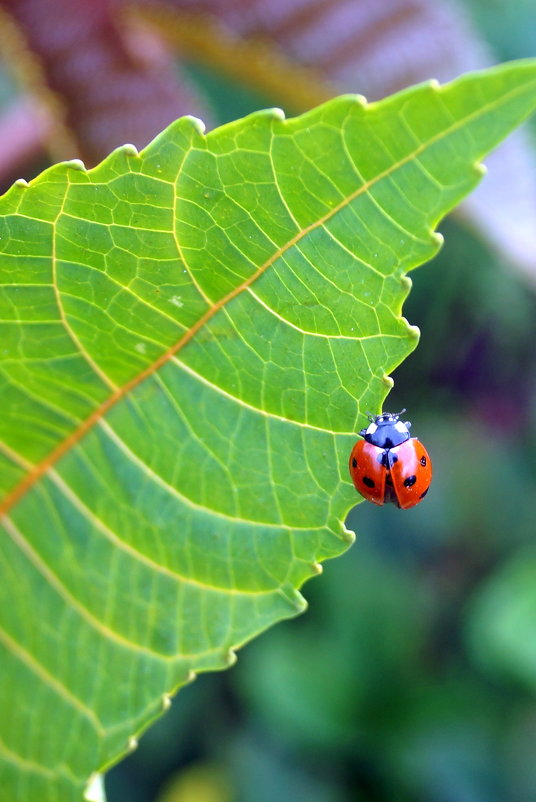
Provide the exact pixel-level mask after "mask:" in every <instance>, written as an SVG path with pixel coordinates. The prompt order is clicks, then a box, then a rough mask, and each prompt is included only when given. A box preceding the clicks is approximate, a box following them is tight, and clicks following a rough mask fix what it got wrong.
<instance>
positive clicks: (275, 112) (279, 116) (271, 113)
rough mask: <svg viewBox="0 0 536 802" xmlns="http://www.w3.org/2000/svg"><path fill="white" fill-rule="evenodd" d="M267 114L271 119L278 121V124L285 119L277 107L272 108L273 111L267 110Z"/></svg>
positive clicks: (281, 110) (283, 113) (282, 112)
mask: <svg viewBox="0 0 536 802" xmlns="http://www.w3.org/2000/svg"><path fill="white" fill-rule="evenodd" d="M267 114H269V116H270V117H272V119H274V120H279V121H280V122H283V121H284V120H285V119H286V118H285V112H284V111H283V109H279V108H277V106H274V108H273V109H268V110H267Z"/></svg>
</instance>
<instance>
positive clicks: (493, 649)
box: [0, 0, 536, 802]
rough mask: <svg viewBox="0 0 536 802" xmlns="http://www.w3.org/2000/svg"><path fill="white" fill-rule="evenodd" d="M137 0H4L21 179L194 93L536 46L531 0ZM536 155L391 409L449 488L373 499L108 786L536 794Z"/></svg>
mask: <svg viewBox="0 0 536 802" xmlns="http://www.w3.org/2000/svg"><path fill="white" fill-rule="evenodd" d="M378 5H379V4H378V3H376V7H378ZM380 5H381V4H380ZM45 6H46V7H47V9H48V11H47V14H48V16H47V14H45V15H44V12H43V10H42V9H43V7H45ZM74 6H77V9H78V10H77V12H76V14H74V15H73V8H74ZM132 6H133V7H134V6H135V7H136V8H135V11H136V14H138V13H141V12H143V14H142V16H141V18H136V19H135V18H134V17H130V16H128V15H127V11H128V9H126V4H124V3H122V2H119V0H116V1H115V2H105V1H104V0H102V2H101V1H100V0H99V2H95V3H92V4H86V3H84V2H81V3H80V4H72V5H71V9H70V11H69V10H68V9H67V8H66V6H65V3H64V2H63V0H51V2H50V3H47V4H41V11H39V4H38V3H37V2H36V0H21V1H20V2H18V3H14V2H9V0H0V35H1V41H2V54H3V61H2V62H1V63H0V141H1V142H2V143H3V145H5V147H3V151H4V153H3V156H2V157H1V158H0V181H1V182H2V186H3V188H4V189H5V188H7V186H9V183H10V181H11V180H13V179H14V178H17V177H19V176H24V177H25V178H28V179H29V178H31V177H32V175H34V174H35V173H36V172H38V171H39V170H40V169H42V168H43V167H44V166H46V164H47V163H49V162H50V159H51V158H69V157H73V156H83V157H84V158H85V159H86V161H87V163H88V164H92V163H95V161H97V160H98V159H99V158H102V157H103V156H104V155H105V154H106V152H107V151H108V150H109V149H110V148H111V147H113V146H115V145H118V144H121V143H122V142H123V141H135V142H136V144H138V145H139V146H143V144H145V142H146V141H148V140H149V138H150V137H151V136H152V135H153V134H155V133H156V132H157V131H158V130H160V128H162V127H163V126H164V125H165V124H166V123H167V122H169V121H170V120H171V119H173V118H174V117H176V116H179V114H181V113H188V112H194V113H198V114H201V116H203V117H204V118H205V119H207V120H208V121H209V125H212V126H213V125H217V124H220V123H222V122H226V121H228V120H232V119H234V118H236V117H238V116H242V115H243V114H245V113H247V112H249V111H253V110H255V109H257V108H262V107H265V106H267V105H274V104H276V105H279V106H282V107H283V108H285V110H286V111H288V113H289V114H290V113H293V112H295V111H298V110H301V109H302V108H304V107H307V104H309V105H312V104H313V102H314V101H315V97H317V96H318V98H317V99H318V101H320V100H322V99H324V98H325V97H327V96H329V94H330V92H333V91H359V92H363V93H364V94H367V95H368V96H371V97H375V96H377V97H379V96H381V95H382V93H383V94H385V93H387V91H390V90H391V89H392V88H399V85H400V83H402V85H403V84H404V82H407V83H410V82H412V80H418V79H421V78H426V77H440V78H443V77H454V75H455V74H457V73H459V72H461V71H463V69H465V68H468V67H471V66H479V65H481V64H485V63H493V62H498V61H502V60H506V59H510V58H517V57H523V56H534V55H536V7H535V6H534V3H533V0H466V1H465V2H464V3H458V4H456V5H454V4H453V3H450V2H447V1H446V0H442V2H439V0H437V2H435V3H427V2H424V0H420V1H419V2H416V0H412V2H409V1H408V0H404V2H402V0H389V2H386V3H385V5H384V6H383V7H382V11H381V13H380V12H378V11H377V10H376V11H374V4H372V3H368V2H365V0H334V2H331V3H328V2H325V1H324V2H321V1H320V0H316V2H314V1H313V0H299V1H298V0H288V2H286V3H284V4H282V3H281V2H276V0H272V3H271V4H267V3H264V2H261V0H254V2H251V3H249V4H246V3H244V2H242V0H234V2H229V0H218V1H216V0H213V1H212V2H211V1H210V0H203V2H197V3H194V2H175V1H174V0H170V2H168V3H158V2H151V1H150V2H141V3H137V4H132ZM90 7H91V8H90ZM36 9H37V10H36ZM163 11H165V15H164V16H162V12H163ZM40 13H41V16H39V14H40ZM129 13H130V12H129ZM32 15H33V16H32ZM43 15H44V16H43ZM54 15H56V16H54ZM84 15H85V16H84ZM159 15H160V16H159ZM170 15H171V16H170ZM173 15H177V16H176V18H175V17H174V16H173ZM374 15H376V16H374ZM45 17H46V18H47V19H48V23H47V21H46V20H45ZM50 17H52V22H51V21H50ZM174 19H175V22H174V25H175V27H173V25H172V24H171V22H172V21H173V20H174ZM162 20H164V22H165V25H164V26H163V27H164V28H166V29H167V30H166V34H167V35H166V37H163V35H162ZM155 21H156V22H155ZM47 24H48V25H49V29H50V30H52V31H54V32H55V38H54V36H52V34H50V33H49V34H47ZM352 25H354V27H353V28H352ZM62 26H63V27H62ZM181 26H182V27H181ZM344 26H345V27H344ZM343 30H344V31H348V32H350V33H351V36H350V34H349V33H348V34H345V36H346V39H347V41H346V39H345V42H346V43H345V46H344V53H345V54H346V55H345V56H344V58H343V57H342V56H341V55H339V56H338V59H337V58H336V57H335V53H339V54H340V53H342V50H343V48H342V45H341V41H340V37H341V36H342V33H341V32H342V31H343ZM58 31H59V32H60V33H61V34H62V35H61V36H59V35H58ZM185 32H186V33H185ZM334 32H335V33H334ZM337 32H338V33H337ZM47 35H48V37H49V38H48V39H47ZM18 36H20V37H21V39H17V37H18ZM337 36H339V39H337ZM434 36H435V37H436V39H434ZM114 37H115V39H114ZM196 37H197V38H196ZM330 37H331V39H330ZM352 37H353V38H352ZM164 38H165V42H164ZM82 40H86V41H87V42H89V43H90V44H91V43H92V42H94V43H95V48H96V49H94V50H91V47H90V46H89V45H88V48H87V51H84V50H83V48H80V46H79V44H78V45H77V43H80V41H82ZM330 42H331V44H329V43H330ZM99 48H100V49H99ZM75 51H76V54H78V55H82V56H84V58H85V62H84V60H83V59H82V67H80V65H78V69H77V70H76V69H74V68H73V64H74V65H76V64H78V62H77V58H78V55H76V54H75ZM255 53H257V55H255ZM32 59H33V61H32ZM248 59H250V60H251V59H253V60H255V59H257V62H256V63H255V64H254V65H253V67H252V69H251V71H246V70H245V69H244V63H246V62H247V60H248ZM36 63H37V64H38V65H40V69H41V72H39V70H37V72H36V69H35V65H36ZM84 63H85V67H84V66H83V64H84ZM32 64H33V67H32ZM29 65H30V66H29ZM458 67H459V69H458ZM32 69H33V72H32ZM449 71H450V75H449ZM103 72H104V73H105V72H108V73H109V74H110V80H109V81H108V86H107V87H105V89H106V90H107V91H108V90H109V95H107V96H103V94H102V92H103V91H104V89H103V87H102V85H101V84H102V81H101V77H102V74H103ZM293 76H294V78H293ZM292 80H294V84H293V86H294V90H295V91H294V93H293V91H292V90H289V81H290V82H292ZM77 81H78V83H77ZM114 81H115V85H114ZM84 82H85V83H84ZM375 82H376V83H375ZM97 84H99V85H98V86H97ZM84 87H85V96H84V100H85V102H84V103H81V100H80V93H81V91H82V89H84ZM110 87H112V88H113V91H111V89H110ZM298 90H299V91H298ZM383 90H385V91H383ZM99 92H100V94H99ZM315 92H316V93H317V94H316V95H315ZM114 93H115V95H114ZM159 93H160V94H159ZM308 93H309V94H308ZM114 96H115V102H114ZM122 104H123V105H122ZM112 107H113V109H114V111H113V112H112V111H111V108H112ZM144 137H145V139H144ZM512 154H513V155H512ZM488 163H490V164H491V162H489V161H488ZM535 163H536V127H535V126H534V124H533V125H532V127H531V126H528V127H527V128H526V129H525V132H524V134H522V137H521V139H518V140H516V141H515V145H514V146H513V150H510V155H508V154H507V155H506V156H504V157H503V161H502V162H501V161H500V160H499V161H498V162H497V173H496V174H494V175H495V178H493V177H492V176H490V180H491V183H490V184H489V187H490V188H489V190H487V189H486V190H485V192H484V194H482V193H481V195H480V200H479V201H478V203H477V204H476V206H473V207H472V208H466V211H465V214H464V213H462V216H461V217H460V218H459V219H454V218H449V219H448V220H446V221H445V222H444V223H442V224H441V226H440V230H441V231H442V233H443V235H444V236H445V245H444V247H443V249H442V251H441V252H440V254H439V255H438V256H437V257H436V258H435V259H434V261H433V262H432V263H430V264H429V265H426V266H424V267H422V268H420V269H419V270H418V271H416V272H415V273H414V274H413V276H412V278H413V280H414V287H413V291H412V293H411V295H410V297H409V299H408V301H407V303H406V305H405V308H404V314H405V315H406V317H407V318H408V319H409V320H410V322H411V323H413V324H417V325H418V326H419V327H420V328H421V331H422V339H421V343H420V345H419V347H418V349H417V351H416V352H415V353H414V354H413V355H412V356H411V357H410V358H409V359H408V360H407V361H406V362H405V364H404V365H402V366H401V367H400V368H399V369H398V370H397V371H396V372H395V375H394V379H395V388H394V390H393V391H392V393H391V395H390V397H389V402H388V408H393V409H399V408H401V407H403V406H404V407H407V409H408V417H410V418H411V419H412V421H413V426H414V433H415V434H417V435H418V436H419V437H420V438H421V439H422V440H423V441H424V443H425V444H426V446H427V448H428V450H429V451H430V453H431V455H432V457H433V461H434V468H435V479H434V484H433V486H432V490H431V492H430V493H429V494H428V496H427V499H426V502H425V503H423V504H421V505H420V506H419V507H418V508H416V509H414V510H410V511H406V512H401V511H399V510H397V509H395V508H389V507H386V508H376V507H373V506H372V505H370V504H366V503H363V504H360V505H359V506H358V507H356V509H355V510H354V511H352V513H351V514H350V516H349V520H348V526H349V527H350V528H352V529H354V530H355V531H356V532H357V533H358V538H357V542H356V544H355V545H354V546H353V547H352V548H351V550H350V551H349V552H348V553H347V554H346V555H344V556H343V557H341V558H339V559H337V560H335V561H332V562H329V563H327V564H326V565H325V566H324V574H323V575H322V576H321V577H319V578H316V579H314V580H312V581H311V582H310V583H309V584H307V586H306V587H305V591H304V593H305V596H306V597H307V599H308V601H309V610H308V612H307V613H306V614H304V615H303V616H301V617H300V618H298V619H294V620H292V621H288V622H286V623H283V624H279V625H278V626H277V627H275V628H274V629H272V630H271V631H269V632H267V633H265V634H263V635H262V636H261V637H259V638H258V639H257V640H256V641H254V642H253V643H251V644H249V645H248V646H246V647H245V648H244V649H243V650H241V652H240V653H239V660H238V663H237V665H236V666H235V667H234V668H232V669H231V670H229V671H227V672H225V673H221V674H214V675H202V676H199V677H198V678H197V680H196V681H195V682H194V683H193V684H192V685H190V686H189V687H187V688H185V689H184V690H182V691H181V692H180V694H179V695H178V696H177V698H176V699H175V701H174V704H173V705H172V708H171V710H170V711H169V712H168V713H167V714H166V715H165V716H164V717H163V718H162V719H161V720H159V721H158V722H157V723H156V725H154V726H153V727H152V728H151V729H150V730H149V731H148V732H147V733H146V734H145V735H144V736H143V738H142V739H141V741H140V745H139V748H138V749H137V750H136V752H135V753H133V754H132V755H131V756H130V757H128V758H127V759H126V760H124V761H123V762H122V763H121V764H120V765H118V766H117V767H115V768H114V769H112V771H111V772H110V773H109V774H108V776H107V780H106V788H107V794H108V800H109V802H274V800H278V802H287V800H288V802H290V801H291V800H292V802H310V801H312V802H394V801H395V800H396V802H406V800H407V802H420V801H421V800H422V802H531V800H536V523H535V507H536V200H535V199H536V189H535V187H536V168H535ZM514 164H516V165H517V168H514V167H513V166H512V165H514ZM501 171H502V172H501ZM497 174H499V175H500V176H501V180H500V181H499V182H498V181H497ZM505 176H506V177H505ZM493 182H494V183H493ZM504 217H506V219H507V224H506V225H504V223H503V224H502V225H503V228H504V230H503V231H500V228H501V224H499V223H497V222H496V221H497V219H498V218H501V219H503V220H504ZM533 246H534V247H533Z"/></svg>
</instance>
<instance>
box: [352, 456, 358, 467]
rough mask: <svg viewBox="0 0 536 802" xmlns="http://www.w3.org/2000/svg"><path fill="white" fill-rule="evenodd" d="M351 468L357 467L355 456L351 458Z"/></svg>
mask: <svg viewBox="0 0 536 802" xmlns="http://www.w3.org/2000/svg"><path fill="white" fill-rule="evenodd" d="M352 468H357V460H356V458H355V457H354V458H353V459H352Z"/></svg>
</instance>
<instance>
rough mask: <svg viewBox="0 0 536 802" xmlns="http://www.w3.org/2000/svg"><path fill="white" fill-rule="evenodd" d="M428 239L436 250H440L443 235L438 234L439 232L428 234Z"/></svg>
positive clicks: (443, 240) (443, 239)
mask: <svg viewBox="0 0 536 802" xmlns="http://www.w3.org/2000/svg"><path fill="white" fill-rule="evenodd" d="M430 239H431V240H432V242H433V244H434V245H435V246H436V247H437V250H439V249H440V248H442V247H443V243H444V242H445V238H444V237H443V234H440V233H439V231H432V232H430Z"/></svg>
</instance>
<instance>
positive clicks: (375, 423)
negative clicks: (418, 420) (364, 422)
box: [359, 409, 411, 448]
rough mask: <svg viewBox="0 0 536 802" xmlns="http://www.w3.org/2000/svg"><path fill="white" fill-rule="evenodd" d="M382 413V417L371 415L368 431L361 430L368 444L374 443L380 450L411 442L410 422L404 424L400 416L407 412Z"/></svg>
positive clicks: (403, 410)
mask: <svg viewBox="0 0 536 802" xmlns="http://www.w3.org/2000/svg"><path fill="white" fill-rule="evenodd" d="M405 411H406V410H405V409H402V410H401V411H400V412H382V413H381V414H380V415H369V420H370V423H369V425H368V426H367V428H366V429H361V431H360V432H359V434H360V435H361V437H364V438H365V440H366V441H367V443H372V445H373V446H378V448H394V447H395V446H399V445H400V444H401V443H405V442H406V440H409V437H410V434H409V429H410V426H411V423H410V421H405V422H404V423H403V422H402V421H401V420H400V415H402V413H403V412H405Z"/></svg>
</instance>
